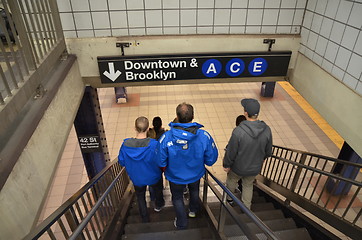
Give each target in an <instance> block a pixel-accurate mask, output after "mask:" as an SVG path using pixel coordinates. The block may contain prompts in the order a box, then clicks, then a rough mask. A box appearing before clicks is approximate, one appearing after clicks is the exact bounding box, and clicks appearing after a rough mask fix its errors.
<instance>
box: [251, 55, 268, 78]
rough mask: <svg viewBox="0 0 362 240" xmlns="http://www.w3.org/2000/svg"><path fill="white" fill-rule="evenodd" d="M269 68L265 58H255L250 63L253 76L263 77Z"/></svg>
mask: <svg viewBox="0 0 362 240" xmlns="http://www.w3.org/2000/svg"><path fill="white" fill-rule="evenodd" d="M267 68H268V63H267V61H266V60H265V59H264V58H255V59H253V60H252V61H251V62H250V63H249V67H248V70H249V73H250V74H251V75H253V76H259V75H262V74H263V73H264V72H265V71H266V69H267Z"/></svg>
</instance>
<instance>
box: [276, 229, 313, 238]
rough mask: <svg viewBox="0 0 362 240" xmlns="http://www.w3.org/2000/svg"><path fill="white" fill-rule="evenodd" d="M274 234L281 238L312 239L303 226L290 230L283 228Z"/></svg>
mask: <svg viewBox="0 0 362 240" xmlns="http://www.w3.org/2000/svg"><path fill="white" fill-rule="evenodd" d="M275 234H276V235H277V236H278V237H279V238H280V239H281V240H290V239H293V240H312V238H311V236H310V235H309V232H308V231H307V229H305V228H297V229H290V230H283V231H277V232H275Z"/></svg>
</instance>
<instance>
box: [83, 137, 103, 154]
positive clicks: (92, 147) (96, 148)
mask: <svg viewBox="0 0 362 240" xmlns="http://www.w3.org/2000/svg"><path fill="white" fill-rule="evenodd" d="M78 141H79V146H80V149H81V151H82V153H90V152H102V148H101V141H100V139H99V136H97V135H86V136H78Z"/></svg>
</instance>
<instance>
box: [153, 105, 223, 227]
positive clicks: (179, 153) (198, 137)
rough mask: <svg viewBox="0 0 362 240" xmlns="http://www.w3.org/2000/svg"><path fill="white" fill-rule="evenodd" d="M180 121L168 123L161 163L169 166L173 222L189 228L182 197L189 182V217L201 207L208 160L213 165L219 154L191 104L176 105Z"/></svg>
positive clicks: (161, 141) (161, 149)
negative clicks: (200, 192)
mask: <svg viewBox="0 0 362 240" xmlns="http://www.w3.org/2000/svg"><path fill="white" fill-rule="evenodd" d="M176 114H177V120H178V122H177V123H173V122H171V123H170V124H169V126H170V128H171V129H170V131H167V132H165V133H164V134H163V135H162V137H161V138H160V152H159V155H160V157H159V158H160V167H166V171H165V176H166V178H167V180H169V182H170V188H171V193H172V203H173V205H174V208H175V211H176V219H175V222H174V225H175V227H176V228H178V229H185V228H187V224H188V220H187V215H186V210H185V206H184V201H183V191H184V188H185V187H186V185H187V186H188V189H189V192H190V202H189V214H188V216H189V217H196V214H197V212H198V211H199V208H200V206H199V187H200V179H201V177H202V176H203V175H204V174H205V164H206V165H207V166H212V165H213V164H214V163H215V162H216V160H217V157H218V151H217V148H216V146H215V143H214V140H213V139H212V137H211V136H210V134H209V133H208V132H206V131H205V130H202V129H200V128H202V127H203V126H202V125H201V124H198V123H196V122H194V123H193V122H192V120H193V119H194V109H193V107H192V105H190V104H187V103H181V104H179V105H178V106H177V108H176Z"/></svg>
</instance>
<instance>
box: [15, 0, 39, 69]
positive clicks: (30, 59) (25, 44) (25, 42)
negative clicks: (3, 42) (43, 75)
mask: <svg viewBox="0 0 362 240" xmlns="http://www.w3.org/2000/svg"><path fill="white" fill-rule="evenodd" d="M8 4H9V7H10V9H11V12H12V15H13V20H14V23H15V26H16V30H17V31H18V34H19V39H20V42H21V47H22V50H23V51H24V55H25V59H26V63H27V65H28V68H29V69H30V70H35V69H36V63H35V59H34V55H33V51H32V47H31V45H30V42H29V39H28V37H27V36H28V35H27V33H26V30H25V27H24V22H23V20H22V18H21V16H22V15H21V13H20V8H19V5H18V1H8ZM30 35H31V34H29V36H30ZM30 40H32V38H30ZM19 47H20V46H19Z"/></svg>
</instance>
